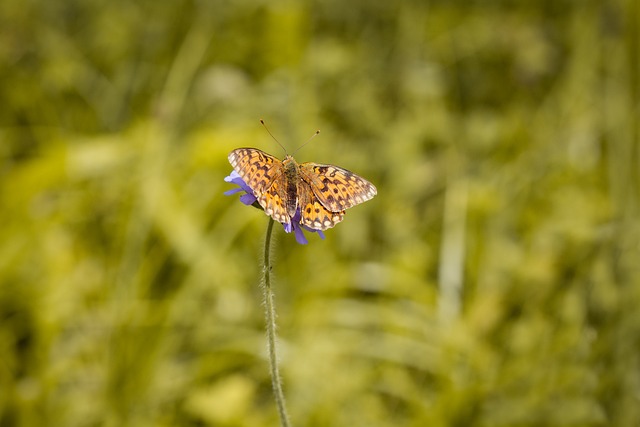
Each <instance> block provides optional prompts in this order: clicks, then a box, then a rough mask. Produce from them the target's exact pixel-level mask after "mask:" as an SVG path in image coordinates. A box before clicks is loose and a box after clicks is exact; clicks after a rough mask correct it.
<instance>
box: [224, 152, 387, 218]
mask: <svg viewBox="0 0 640 427" xmlns="http://www.w3.org/2000/svg"><path fill="white" fill-rule="evenodd" d="M229 163H231V166H233V169H235V171H236V172H237V173H238V174H239V175H240V177H241V178H242V179H243V180H244V182H245V183H246V184H247V185H248V186H249V188H251V190H252V191H253V195H254V196H255V197H256V199H257V200H258V203H259V204H260V206H262V208H263V209H264V212H265V213H266V214H267V215H269V216H271V218H273V219H274V220H276V221H278V222H280V223H283V224H291V222H292V219H293V218H294V217H295V216H296V214H297V212H298V209H299V210H300V223H301V224H302V225H305V226H307V227H309V228H310V229H313V230H326V229H328V228H331V227H333V226H335V225H336V224H337V223H339V222H340V221H342V219H343V218H344V214H345V210H346V209H349V208H351V207H353V206H355V205H357V204H360V203H363V202H366V201H367V200H370V199H372V198H373V197H374V196H375V195H376V194H377V193H378V190H377V189H376V187H375V186H374V185H373V184H372V183H370V182H369V181H367V180H366V179H364V178H362V177H360V176H358V175H356V174H355V173H353V172H350V171H348V170H346V169H343V168H340V167H338V166H334V165H322V164H318V163H311V162H307V163H301V164H298V163H297V162H296V161H295V159H294V158H293V157H292V156H290V155H286V157H285V158H284V159H283V160H279V159H278V158H276V157H274V156H272V155H271V154H267V153H265V152H264V151H261V150H258V149H257V148H237V149H235V150H233V151H232V152H231V153H229Z"/></svg>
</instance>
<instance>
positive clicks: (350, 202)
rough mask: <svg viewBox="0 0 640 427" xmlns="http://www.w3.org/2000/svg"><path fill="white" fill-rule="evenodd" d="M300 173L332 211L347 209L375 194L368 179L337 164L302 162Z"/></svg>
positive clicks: (319, 198)
mask: <svg viewBox="0 0 640 427" xmlns="http://www.w3.org/2000/svg"><path fill="white" fill-rule="evenodd" d="M300 174H301V176H302V179H303V180H304V181H306V182H308V183H309V185H310V186H311V188H312V190H313V193H314V194H315V195H316V197H317V198H318V200H319V201H320V202H321V203H322V204H323V205H324V206H325V207H326V208H327V209H328V210H330V211H332V212H338V211H343V210H345V209H349V208H351V207H353V206H355V205H357V204H360V203H363V202H366V201H367V200H370V199H372V198H373V196H375V195H376V194H377V189H376V187H375V186H374V185H373V184H371V183H370V182H369V181H367V180H366V179H364V178H362V177H360V176H358V175H356V174H355V173H353V172H351V171H348V170H346V169H342V168H340V167H338V166H333V165H320V164H317V163H303V164H301V165H300Z"/></svg>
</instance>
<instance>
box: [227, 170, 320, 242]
mask: <svg viewBox="0 0 640 427" xmlns="http://www.w3.org/2000/svg"><path fill="white" fill-rule="evenodd" d="M224 180H225V182H229V183H232V184H235V185H237V186H238V187H237V188H233V189H231V190H228V191H225V192H224V195H225V196H231V195H233V194H237V193H242V192H244V194H242V195H241V196H240V201H241V202H242V203H243V204H245V205H247V206H249V205H253V206H255V207H257V208H259V209H262V206H260V204H259V203H258V199H257V198H256V196H255V195H254V194H253V190H252V189H251V187H249V186H248V185H247V183H246V182H244V180H243V179H242V178H241V177H240V175H239V174H238V173H237V172H236V171H235V170H234V171H231V174H229V176H227V177H225V178H224ZM301 218H302V215H301V214H300V208H298V210H297V211H296V214H295V215H294V216H293V218H291V222H290V223H282V225H283V227H284V231H285V232H287V233H291V232H293V234H294V236H295V237H296V241H297V242H298V243H300V244H301V245H306V244H307V243H309V241H308V240H307V238H306V236H305V235H304V232H303V231H302V230H303V229H305V230H307V231H309V232H312V233H318V236H320V238H321V239H324V233H323V232H322V231H320V230H314V229H312V228H309V227H307V226H306V225H304V224H302V223H301V222H300V220H301Z"/></svg>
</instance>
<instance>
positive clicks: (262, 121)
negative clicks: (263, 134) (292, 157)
mask: <svg viewBox="0 0 640 427" xmlns="http://www.w3.org/2000/svg"><path fill="white" fill-rule="evenodd" d="M260 123H261V124H262V126H264V128H265V129H266V130H267V132H268V133H269V135H271V138H273V140H274V141H275V142H277V143H278V145H279V146H280V147H281V148H282V149H283V150H284V154H288V153H287V149H286V148H284V145H282V144H280V141H278V140H277V139H276V137H275V136H273V134H272V133H271V131H270V130H269V128H268V127H267V125H265V124H264V120H262V119H260Z"/></svg>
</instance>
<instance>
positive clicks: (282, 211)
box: [258, 173, 291, 224]
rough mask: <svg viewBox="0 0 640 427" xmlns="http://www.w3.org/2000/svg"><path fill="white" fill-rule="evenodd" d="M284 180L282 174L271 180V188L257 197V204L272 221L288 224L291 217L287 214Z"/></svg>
mask: <svg viewBox="0 0 640 427" xmlns="http://www.w3.org/2000/svg"><path fill="white" fill-rule="evenodd" d="M285 187H286V179H285V176H284V174H283V173H279V174H278V175H276V176H275V178H274V179H273V181H272V183H271V186H270V187H269V188H268V189H267V190H266V191H265V192H264V193H262V194H261V195H260V196H259V197H258V203H260V206H262V208H263V209H264V213H266V214H267V215H269V216H270V217H271V218H273V219H274V220H276V221H278V222H280V223H283V224H289V223H290V222H291V217H290V216H289V215H288V214H287V208H286V206H287V200H286V197H287V193H286V191H284V189H285Z"/></svg>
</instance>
